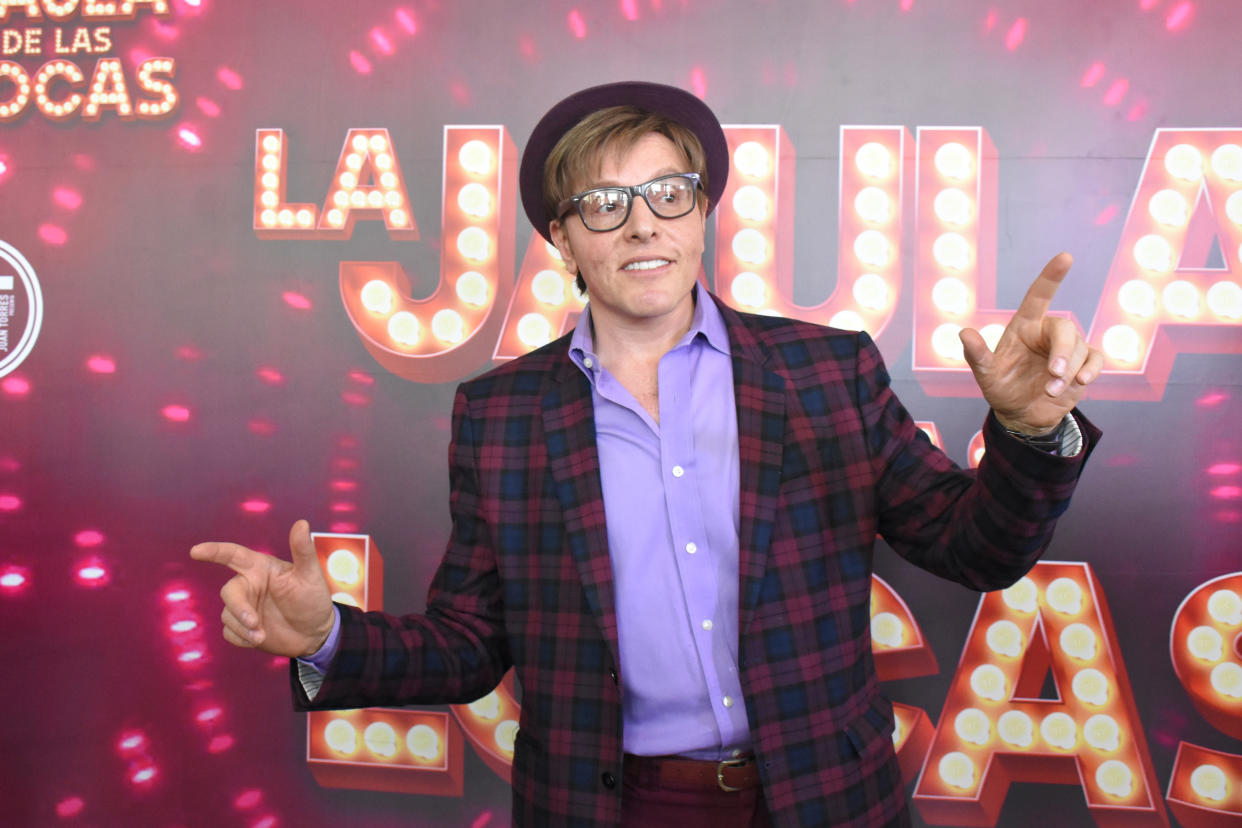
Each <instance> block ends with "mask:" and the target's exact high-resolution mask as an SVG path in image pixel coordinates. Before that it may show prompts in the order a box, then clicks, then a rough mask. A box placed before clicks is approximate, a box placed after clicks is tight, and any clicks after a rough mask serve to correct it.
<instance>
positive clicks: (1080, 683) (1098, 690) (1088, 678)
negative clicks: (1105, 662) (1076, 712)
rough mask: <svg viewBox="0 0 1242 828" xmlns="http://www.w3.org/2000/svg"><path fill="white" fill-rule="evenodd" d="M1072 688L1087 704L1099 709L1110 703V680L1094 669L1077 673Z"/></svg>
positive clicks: (1071, 683)
mask: <svg viewBox="0 0 1242 828" xmlns="http://www.w3.org/2000/svg"><path fill="white" fill-rule="evenodd" d="M1070 687H1071V689H1072V690H1073V691H1074V695H1075V696H1077V697H1078V698H1079V699H1080V700H1081V701H1084V702H1086V703H1087V704H1091V705H1095V706H1096V707H1099V706H1100V705H1102V704H1104V703H1105V702H1107V701H1108V679H1107V678H1105V677H1104V674H1103V673H1101V672H1100V671H1099V670H1097V669H1095V668H1094V667H1088V668H1087V669H1085V670H1079V671H1078V672H1077V673H1075V674H1074V679H1073V681H1071V682H1070Z"/></svg>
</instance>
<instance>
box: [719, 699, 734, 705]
mask: <svg viewBox="0 0 1242 828" xmlns="http://www.w3.org/2000/svg"><path fill="white" fill-rule="evenodd" d="M720 701H721V702H722V703H723V704H724V706H725V707H732V706H733V697H732V696H725V697H724V698H723V699H721V700H720Z"/></svg>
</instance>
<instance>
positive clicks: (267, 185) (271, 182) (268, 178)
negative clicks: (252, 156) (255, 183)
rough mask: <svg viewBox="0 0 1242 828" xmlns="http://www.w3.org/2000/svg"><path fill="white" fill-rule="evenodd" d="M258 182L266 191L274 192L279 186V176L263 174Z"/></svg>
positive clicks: (270, 173) (271, 173)
mask: <svg viewBox="0 0 1242 828" xmlns="http://www.w3.org/2000/svg"><path fill="white" fill-rule="evenodd" d="M259 180H260V181H261V182H262V183H263V187H264V189H267V190H274V189H276V188H277V187H279V186H280V176H278V175H277V174H276V173H273V172H267V173H263V177H262V178H261V179H259Z"/></svg>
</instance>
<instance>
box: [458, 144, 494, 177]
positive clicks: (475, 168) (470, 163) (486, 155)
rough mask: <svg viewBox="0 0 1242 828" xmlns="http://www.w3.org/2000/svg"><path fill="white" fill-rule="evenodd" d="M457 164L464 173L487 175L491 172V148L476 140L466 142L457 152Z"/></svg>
mask: <svg viewBox="0 0 1242 828" xmlns="http://www.w3.org/2000/svg"><path fill="white" fill-rule="evenodd" d="M457 163H459V164H461V166H462V169H464V170H465V171H466V172H470V173H474V174H475V175H487V174H488V173H489V172H491V171H492V148H491V147H489V146H488V145H487V144H485V143H483V142H482V141H480V140H479V139H477V138H475V139H474V140H471V141H467V142H466V143H464V144H462V145H461V149H459V150H458V151H457Z"/></svg>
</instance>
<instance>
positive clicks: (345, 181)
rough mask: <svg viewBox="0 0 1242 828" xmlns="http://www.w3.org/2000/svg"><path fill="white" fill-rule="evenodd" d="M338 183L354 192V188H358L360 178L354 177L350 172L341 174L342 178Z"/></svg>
mask: <svg viewBox="0 0 1242 828" xmlns="http://www.w3.org/2000/svg"><path fill="white" fill-rule="evenodd" d="M337 181H339V182H340V184H341V187H342V188H344V189H346V190H352V189H353V188H354V187H357V186H358V176H356V175H354V174H353V173H351V172H349V171H348V170H347V171H345V172H343V173H341V177H340V178H338V179H337Z"/></svg>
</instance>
